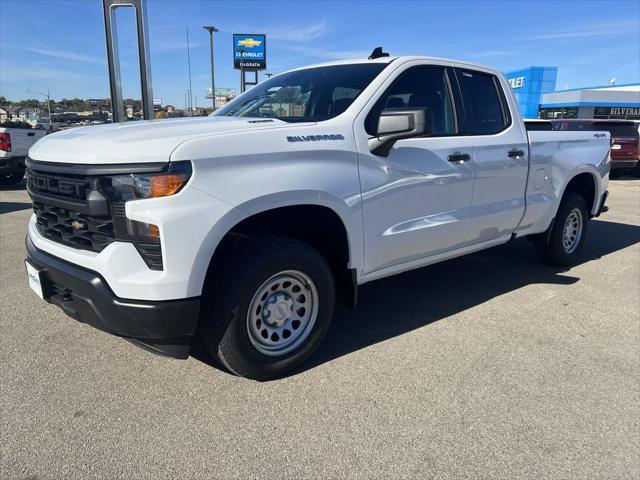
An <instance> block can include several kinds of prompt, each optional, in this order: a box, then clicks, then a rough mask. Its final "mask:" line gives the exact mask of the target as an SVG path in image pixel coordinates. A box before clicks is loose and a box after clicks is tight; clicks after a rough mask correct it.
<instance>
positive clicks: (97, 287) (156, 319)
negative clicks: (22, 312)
mask: <svg viewBox="0 0 640 480" xmlns="http://www.w3.org/2000/svg"><path fill="white" fill-rule="evenodd" d="M26 244H27V252H28V258H27V261H28V262H30V263H31V264H32V265H33V266H34V267H36V269H38V270H39V271H41V272H42V274H41V280H42V286H43V294H44V298H45V300H46V301H47V302H49V303H52V304H55V305H57V306H59V307H60V308H62V310H63V311H64V312H65V313H66V314H67V315H69V316H70V317H72V318H74V319H76V320H79V321H81V322H83V323H87V324H89V325H91V326H93V327H95V328H97V329H99V330H102V331H104V332H108V333H111V334H113V335H117V336H120V337H125V338H126V339H128V340H131V341H133V342H134V343H136V344H138V345H139V346H141V347H143V348H146V349H148V350H151V351H154V352H156V353H159V354H163V355H167V356H171V357H176V358H186V357H188V355H189V346H190V343H191V337H192V335H193V334H194V333H195V331H196V326H197V322H198V316H199V312H200V298H199V297H194V298H186V299H181V300H166V301H145V300H127V299H122V298H119V297H117V296H116V295H115V294H114V293H113V291H112V290H111V289H110V288H109V285H108V284H107V283H106V281H105V280H104V279H103V277H102V276H101V275H100V274H98V273H96V272H94V271H91V270H88V269H85V268H82V267H78V266H77V265H73V264H71V263H68V262H66V261H64V260H61V259H60V258H58V257H54V256H53V255H49V254H48V253H45V252H43V251H42V250H39V249H37V248H36V246H35V245H34V244H33V242H32V241H31V238H30V237H29V236H27V238H26Z"/></svg>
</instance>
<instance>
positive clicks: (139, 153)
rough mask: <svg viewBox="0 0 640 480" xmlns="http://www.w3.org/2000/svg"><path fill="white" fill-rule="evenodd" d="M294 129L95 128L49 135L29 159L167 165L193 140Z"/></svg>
mask: <svg viewBox="0 0 640 480" xmlns="http://www.w3.org/2000/svg"><path fill="white" fill-rule="evenodd" d="M295 125H298V126H299V125H300V124H295ZM291 126H293V124H290V123H286V122H283V121H282V120H277V119H255V118H240V117H198V118H177V119H169V120H167V119H164V120H145V121H137V122H126V123H114V124H107V125H93V126H89V127H81V128H72V129H69V130H64V131H62V132H58V133H54V134H51V135H47V136H46V137H45V138H43V139H42V140H40V141H39V142H37V143H36V144H35V145H33V146H32V147H31V149H30V150H29V157H30V158H32V159H33V160H38V161H47V162H58V163H80V164H116V163H147V162H166V161H168V160H169V157H170V155H171V152H173V150H175V148H176V147H177V146H178V145H180V144H181V143H183V142H185V141H187V140H191V139H193V138H198V137H203V136H209V135H221V134H225V133H231V132H239V131H244V130H263V129H272V128H287V127H291Z"/></svg>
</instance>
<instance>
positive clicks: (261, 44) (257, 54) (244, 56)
mask: <svg viewBox="0 0 640 480" xmlns="http://www.w3.org/2000/svg"><path fill="white" fill-rule="evenodd" d="M233 68H235V69H236V70H240V92H241V93H244V91H245V90H246V88H247V85H251V86H253V85H257V84H258V70H265V69H266V68H267V36H266V35H264V34H261V33H255V34H254V33H234V34H233ZM247 72H252V73H253V75H254V77H253V81H248V80H247V78H246V73H247Z"/></svg>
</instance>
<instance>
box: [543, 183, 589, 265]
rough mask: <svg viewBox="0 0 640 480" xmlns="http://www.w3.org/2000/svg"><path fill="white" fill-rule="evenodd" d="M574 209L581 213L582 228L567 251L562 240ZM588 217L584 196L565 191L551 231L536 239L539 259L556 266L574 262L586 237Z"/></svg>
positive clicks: (578, 256)
mask: <svg viewBox="0 0 640 480" xmlns="http://www.w3.org/2000/svg"><path fill="white" fill-rule="evenodd" d="M576 210H579V214H580V215H581V218H582V222H581V223H582V228H581V232H580V237H579V239H578V240H577V242H576V243H574V244H573V245H572V246H571V248H569V251H568V250H567V248H566V247H565V244H564V241H563V240H564V239H563V237H564V229H565V224H566V222H567V219H568V217H569V216H570V215H571V214H572V212H575V211H576ZM589 218H590V215H589V211H588V209H587V203H586V202H585V201H584V198H583V197H582V196H581V195H579V194H577V193H574V192H567V193H565V195H564V198H563V199H562V202H561V203H560V208H558V213H557V214H556V218H555V221H554V223H553V224H552V226H551V227H550V228H551V231H550V232H549V231H547V232H545V233H543V234H541V235H540V236H539V237H538V238H537V240H536V247H537V250H538V255H539V256H540V259H541V260H542V261H543V262H545V263H548V264H549V265H553V266H558V267H564V266H567V265H572V264H574V263H575V262H576V261H577V260H578V259H579V258H580V253H581V251H582V247H583V245H584V241H585V238H586V237H587V229H588V226H589Z"/></svg>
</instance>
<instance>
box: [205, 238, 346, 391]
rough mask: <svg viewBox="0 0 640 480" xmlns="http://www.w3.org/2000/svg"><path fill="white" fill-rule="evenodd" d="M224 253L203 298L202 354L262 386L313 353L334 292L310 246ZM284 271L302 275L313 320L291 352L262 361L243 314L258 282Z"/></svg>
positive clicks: (269, 241) (246, 246) (252, 246)
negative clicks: (310, 290)
mask: <svg viewBox="0 0 640 480" xmlns="http://www.w3.org/2000/svg"><path fill="white" fill-rule="evenodd" d="M224 253H225V255H224V257H225V258H224V260H223V261H222V262H220V263H219V264H218V265H214V266H213V267H214V269H215V270H214V272H213V274H212V276H211V278H209V279H208V280H207V284H206V285H205V289H204V292H203V304H202V313H201V316H200V334H201V336H202V340H203V343H204V345H205V347H206V349H207V350H208V352H209V353H210V354H211V355H213V356H214V359H215V360H218V361H219V362H221V363H222V364H223V365H224V366H225V367H226V368H227V369H229V371H231V372H232V373H234V374H236V375H239V376H242V377H248V378H252V379H255V380H268V379H271V378H274V377H280V376H283V375H284V374H286V373H289V372H291V371H292V370H294V369H295V368H297V367H299V366H300V365H301V364H302V363H304V362H305V361H306V360H307V359H308V358H309V357H310V356H311V355H312V354H313V353H314V352H315V351H316V349H317V348H318V346H319V345H320V343H321V342H322V340H323V338H324V336H325V334H326V333H327V330H328V329H329V325H330V324H331V320H332V319H333V313H334V307H335V286H334V281H333V275H332V273H331V269H330V268H329V265H328V264H327V262H326V260H325V259H324V257H323V256H322V255H320V254H319V253H318V252H317V251H316V250H314V249H313V248H312V247H311V246H309V245H307V244H305V243H303V242H299V241H297V240H292V239H287V238H276V237H269V238H262V239H256V240H247V241H243V242H242V243H241V244H240V245H239V246H237V247H227V250H226V251H225V252H224ZM284 271H298V272H302V273H303V274H305V275H306V276H308V278H309V279H311V280H312V284H313V286H314V288H315V289H316V292H317V297H318V301H317V302H316V303H317V315H316V316H315V323H313V324H312V326H310V327H309V328H308V332H307V333H306V335H307V336H306V338H305V339H304V340H301V342H302V343H301V344H300V345H298V346H297V347H296V348H295V349H294V350H292V351H290V352H286V353H283V354H282V355H278V356H274V355H266V354H264V353H262V352H260V351H259V350H258V348H256V347H255V346H254V344H252V340H251V339H250V332H249V326H248V319H247V315H248V310H249V306H250V304H251V302H252V299H254V295H257V293H258V290H259V289H260V288H263V286H264V282H265V281H267V280H268V279H270V278H271V277H272V276H273V275H276V274H278V273H280V272H284ZM256 298H257V297H256ZM287 321H289V320H287ZM254 338H255V337H254ZM283 341H284V340H283ZM253 342H254V343H255V340H253Z"/></svg>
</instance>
